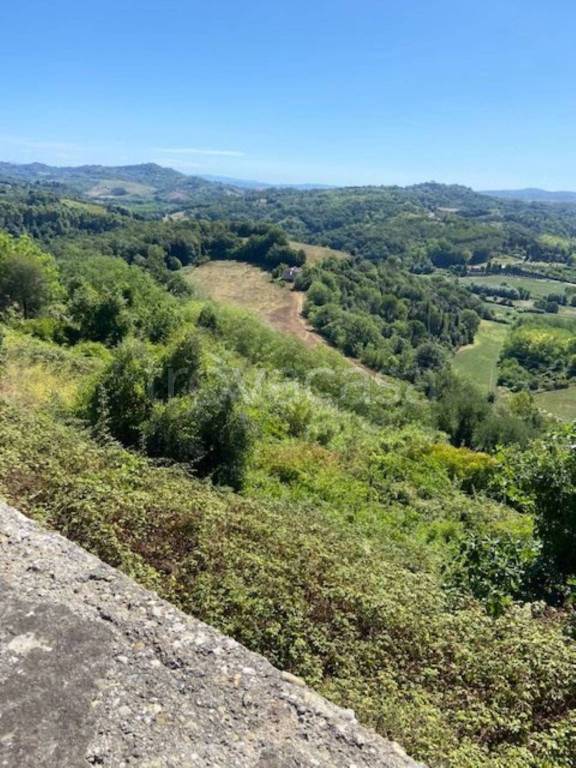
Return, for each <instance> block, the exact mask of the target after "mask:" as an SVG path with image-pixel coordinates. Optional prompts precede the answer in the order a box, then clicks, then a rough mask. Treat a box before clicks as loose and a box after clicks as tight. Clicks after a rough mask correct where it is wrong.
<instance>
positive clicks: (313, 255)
mask: <svg viewBox="0 0 576 768" xmlns="http://www.w3.org/2000/svg"><path fill="white" fill-rule="evenodd" d="M290 245H291V246H292V248H298V249H300V248H301V249H302V250H303V251H304V253H305V254H306V263H307V264H318V262H320V261H324V259H328V258H331V257H334V258H336V259H347V258H348V257H349V254H348V253H346V252H345V251H335V250H334V248H327V247H325V246H323V245H308V243H298V242H297V241H296V240H292V241H291V243H290Z"/></svg>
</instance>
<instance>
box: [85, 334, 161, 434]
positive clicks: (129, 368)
mask: <svg viewBox="0 0 576 768" xmlns="http://www.w3.org/2000/svg"><path fill="white" fill-rule="evenodd" d="M156 376H157V363H156V360H155V358H154V357H153V355H152V354H151V352H150V351H149V349H148V347H147V346H146V345H145V344H144V343H143V342H140V341H136V340H133V339H130V340H128V341H126V342H124V343H123V344H122V345H121V346H120V347H119V348H118V350H117V351H116V353H115V354H114V357H113V359H112V362H111V363H110V365H109V366H108V367H107V368H106V370H105V371H104V373H103V374H102V375H101V376H100V377H99V379H98V380H97V381H96V383H95V385H94V387H93V389H92V392H91V394H90V396H89V401H88V414H89V417H90V419H91V421H92V423H93V424H94V425H98V426H99V428H100V429H103V430H106V431H108V432H109V433H110V434H111V435H112V436H113V437H114V438H116V439H117V440H120V442H122V443H124V444H125V445H137V444H138V443H139V442H140V439H141V435H142V429H143V427H144V424H145V422H146V421H147V419H148V418H149V417H150V414H151V412H152V407H153V382H154V380H155V378H156Z"/></svg>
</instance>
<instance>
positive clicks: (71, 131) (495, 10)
mask: <svg viewBox="0 0 576 768" xmlns="http://www.w3.org/2000/svg"><path fill="white" fill-rule="evenodd" d="M0 27H1V28H2V30H3V34H2V44H1V45H0V160H8V161H13V162H19V163H21V162H33V161H39V162H45V163H50V164H54V165H79V164H84V163H102V164H107V165H115V164H129V163H139V162H151V161H153V162H157V163H160V164H162V165H167V166H171V167H174V168H177V169H179V170H182V171H184V172H186V173H190V174H217V175H227V176H231V177H236V178H245V179H257V180H260V181H268V182H276V183H277V182H286V183H296V182H300V183H303V182H316V183H326V184H402V185H403V184H410V183H416V182H420V181H427V180H436V181H439V182H450V183H452V182H458V183H462V184H467V185H470V186H472V187H474V188H476V189H498V188H516V187H526V186H539V187H544V188H546V189H576V45H575V44H574V34H575V30H576V2H574V0H552V2H543V0H476V1H475V2H474V1H473V0H396V1H395V2H391V1H389V0H330V1H329V2H327V1H326V0H305V1H304V0H285V1H284V2H278V0H276V2H272V1H270V0H269V1H268V2H264V1H263V0H235V1H234V2H233V1H232V0H209V2H207V1H206V0H202V2H197V1H196V0H156V2H151V0H114V2H112V0H98V2H97V3H90V2H87V3H83V2H78V0H74V1H72V0H49V1H48V0H41V1H40V0H19V1H18V2H12V1H10V0H4V2H1V3H0Z"/></svg>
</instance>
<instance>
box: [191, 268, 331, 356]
mask: <svg viewBox="0 0 576 768" xmlns="http://www.w3.org/2000/svg"><path fill="white" fill-rule="evenodd" d="M186 274H187V278H188V280H189V281H190V283H191V284H192V285H193V286H194V287H195V288H196V289H197V291H198V292H199V294H200V295H201V296H203V297H205V298H209V299H214V301H219V302H222V303H224V304H231V305H232V306H235V307H240V308H241V309H247V310H249V311H251V312H254V313H255V314H257V315H258V316H259V317H260V318H261V319H262V320H264V321H265V322H266V323H268V325H270V326H272V328H274V329H275V330H277V331H282V332H283V333H288V334H290V335H292V336H296V337H297V338H299V339H301V340H302V341H304V342H305V343H306V344H308V345H309V346H314V345H316V344H320V343H322V339H320V337H319V336H318V335H316V334H315V333H313V332H312V331H310V330H309V328H308V327H307V325H306V322H305V320H304V318H302V317H301V311H302V304H303V302H304V294H303V293H300V292H299V291H293V290H291V288H289V287H287V286H284V287H283V286H281V285H279V284H278V283H275V282H274V281H273V280H272V279H271V278H270V275H269V274H268V273H266V272H264V271H263V270H261V269H259V268H258V267H255V266H253V265H251V264H245V263H244V262H239V261H210V262H208V263H207V264H203V265H202V266H201V267H193V268H192V269H188V270H186Z"/></svg>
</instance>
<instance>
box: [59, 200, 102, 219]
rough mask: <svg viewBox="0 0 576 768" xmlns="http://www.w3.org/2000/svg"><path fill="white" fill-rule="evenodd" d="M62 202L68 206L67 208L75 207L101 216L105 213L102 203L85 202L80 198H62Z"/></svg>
mask: <svg viewBox="0 0 576 768" xmlns="http://www.w3.org/2000/svg"><path fill="white" fill-rule="evenodd" d="M62 204H63V205H66V206H68V208H77V209H79V210H82V211H86V213H94V214H96V215H102V216H103V215H104V214H105V213H107V211H106V208H104V207H103V206H102V205H98V203H85V202H82V201H81V200H71V199H70V198H63V199H62Z"/></svg>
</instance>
